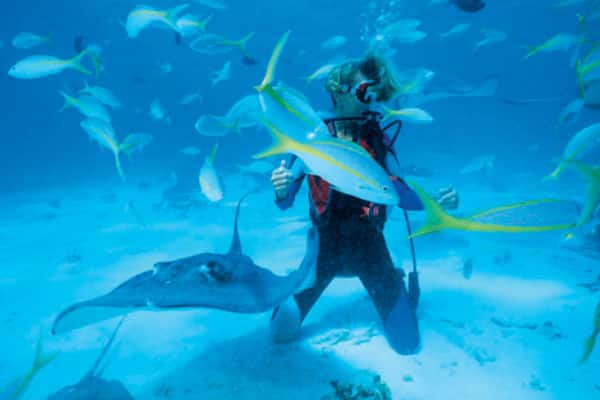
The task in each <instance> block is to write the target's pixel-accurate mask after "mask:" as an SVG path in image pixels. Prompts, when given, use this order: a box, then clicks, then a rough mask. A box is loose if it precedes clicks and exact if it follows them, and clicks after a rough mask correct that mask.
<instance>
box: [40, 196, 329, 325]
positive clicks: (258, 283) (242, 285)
mask: <svg viewBox="0 0 600 400" xmlns="http://www.w3.org/2000/svg"><path fill="white" fill-rule="evenodd" d="M244 197H245V196H244ZM243 199H244V198H242V200H243ZM242 200H240V202H239V203H238V205H237V208H236V211H235V220H234V228H233V239H232V242H231V247H230V249H229V251H228V252H227V253H226V254H219V253H201V254H197V255H194V256H191V257H185V258H180V259H177V260H174V261H166V262H159V263H157V264H155V265H154V268H153V269H151V270H147V271H144V272H142V273H140V274H138V275H135V276H134V277H132V278H130V279H128V280H127V281H125V282H124V283H123V284H121V285H120V286H118V287H117V288H116V289H114V290H113V291H111V292H109V293H108V294H106V295H103V296H100V297H96V298H94V299H91V300H87V301H83V302H80V303H76V304H74V305H72V306H70V307H68V308H67V309H65V310H64V311H63V312H61V313H60V314H59V315H58V317H57V318H56V320H55V321H54V325H53V327H52V333H53V334H57V333H63V332H67V331H70V330H73V329H77V328H81V327H83V326H86V325H89V324H93V323H96V322H99V321H102V320H106V319H109V318H113V317H116V316H119V315H125V314H128V313H130V312H133V311H141V310H146V311H149V310H150V311H161V310H163V311H164V310H179V309H193V308H215V309H220V310H224V311H230V312H234V313H261V312H265V311H268V310H271V309H272V308H274V307H276V306H277V305H279V304H280V303H281V302H283V301H284V300H285V299H286V298H287V297H289V296H290V295H292V294H294V293H296V292H297V291H299V290H300V289H301V288H303V287H310V285H311V282H312V281H313V280H314V272H315V265H316V260H317V255H318V251H319V239H318V233H317V231H316V229H314V228H311V229H309V231H308V237H307V244H306V253H305V257H304V259H303V260H302V263H301V264H300V266H299V267H298V268H297V269H296V270H294V271H292V272H291V273H289V274H288V275H286V276H278V275H275V274H273V273H272V272H271V271H270V270H268V269H265V268H262V267H260V266H258V265H256V264H255V263H254V262H253V261H252V259H251V258H250V257H248V256H247V255H245V254H244V253H243V252H242V245H241V242H240V237H239V232H238V218H239V212H240V204H241V202H242ZM306 285H308V286H306Z"/></svg>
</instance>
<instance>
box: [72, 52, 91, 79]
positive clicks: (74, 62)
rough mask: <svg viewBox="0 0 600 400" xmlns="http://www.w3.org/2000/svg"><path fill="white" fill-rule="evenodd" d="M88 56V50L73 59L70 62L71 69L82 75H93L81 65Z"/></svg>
mask: <svg viewBox="0 0 600 400" xmlns="http://www.w3.org/2000/svg"><path fill="white" fill-rule="evenodd" d="M87 55H88V51H87V50H84V51H82V52H81V53H79V54H77V55H76V56H75V57H73V58H71V60H70V61H69V67H70V68H72V69H74V70H75V71H78V72H81V73H82V74H85V75H91V74H92V72H91V71H90V70H89V69H87V68H86V67H84V66H83V65H82V64H81V62H82V61H83V58H84V57H85V56H87Z"/></svg>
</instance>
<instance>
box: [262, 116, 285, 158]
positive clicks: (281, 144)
mask: <svg viewBox="0 0 600 400" xmlns="http://www.w3.org/2000/svg"><path fill="white" fill-rule="evenodd" d="M260 119H261V121H262V123H263V124H264V125H265V127H266V128H267V131H269V133H270V134H271V137H272V138H273V143H272V144H271V145H270V146H269V147H267V149H265V150H263V151H262V152H260V153H257V154H255V155H253V156H252V158H266V157H270V156H274V155H277V154H284V153H288V152H289V150H290V148H291V147H292V146H293V143H294V141H293V139H291V138H290V137H288V136H287V135H286V134H284V133H283V132H281V131H280V130H279V129H277V128H276V127H275V126H274V125H273V124H272V123H271V122H270V121H269V120H267V119H266V118H265V117H261V118H260Z"/></svg>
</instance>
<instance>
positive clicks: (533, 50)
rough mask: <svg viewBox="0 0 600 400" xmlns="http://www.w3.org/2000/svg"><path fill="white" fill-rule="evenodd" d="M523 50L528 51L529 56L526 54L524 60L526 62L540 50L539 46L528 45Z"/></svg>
mask: <svg viewBox="0 0 600 400" xmlns="http://www.w3.org/2000/svg"><path fill="white" fill-rule="evenodd" d="M523 48H524V49H525V50H527V54H525V56H524V57H523V60H526V59H528V58H529V57H531V56H533V55H535V54H537V52H538V51H539V50H540V49H539V47H538V46H528V45H525V46H523Z"/></svg>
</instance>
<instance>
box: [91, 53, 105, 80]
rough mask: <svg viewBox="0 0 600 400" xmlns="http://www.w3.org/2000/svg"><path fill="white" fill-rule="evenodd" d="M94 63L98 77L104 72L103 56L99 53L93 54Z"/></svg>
mask: <svg viewBox="0 0 600 400" xmlns="http://www.w3.org/2000/svg"><path fill="white" fill-rule="evenodd" d="M92 63H93V64H94V70H95V71H96V78H97V77H99V76H100V73H101V72H102V64H103V61H102V57H101V56H100V55H99V54H93V55H92Z"/></svg>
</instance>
